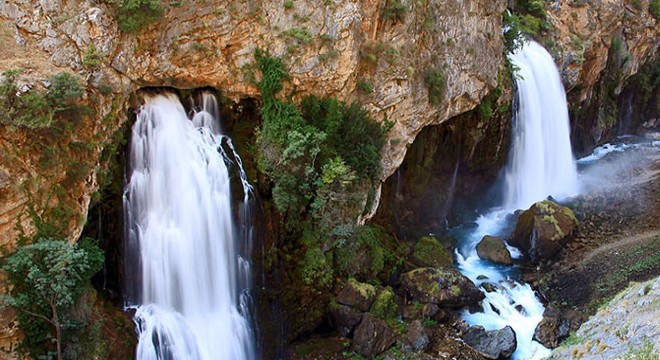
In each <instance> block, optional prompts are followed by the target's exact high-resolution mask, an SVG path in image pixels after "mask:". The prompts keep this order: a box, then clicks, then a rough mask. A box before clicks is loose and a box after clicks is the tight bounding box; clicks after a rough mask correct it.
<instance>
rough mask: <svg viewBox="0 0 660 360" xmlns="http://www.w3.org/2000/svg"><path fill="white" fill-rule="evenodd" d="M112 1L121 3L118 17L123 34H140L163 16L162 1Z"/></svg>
mask: <svg viewBox="0 0 660 360" xmlns="http://www.w3.org/2000/svg"><path fill="white" fill-rule="evenodd" d="M111 1H112V2H119V3H118V4H117V12H116V16H117V23H118V24H119V30H121V31H123V32H127V33H131V34H135V33H138V32H140V31H142V29H144V28H145V27H146V26H147V25H149V24H151V23H153V22H155V21H158V19H160V17H161V16H162V15H163V3H162V2H161V1H160V0H111Z"/></svg>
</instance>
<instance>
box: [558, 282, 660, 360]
mask: <svg viewBox="0 0 660 360" xmlns="http://www.w3.org/2000/svg"><path fill="white" fill-rule="evenodd" d="M658 298H660V277H657V278H655V279H654V280H650V281H648V282H645V283H641V284H640V283H633V284H631V285H630V287H628V288H627V289H626V291H624V292H622V293H621V294H619V295H617V296H616V297H615V298H614V299H612V301H610V303H609V305H608V306H606V307H603V308H602V309H601V310H599V311H598V313H596V315H594V316H593V317H592V318H591V319H590V320H589V321H587V322H586V323H584V324H583V325H582V327H580V329H579V330H578V331H577V332H576V333H575V334H574V335H572V336H571V337H570V338H569V339H568V340H567V341H565V343H564V345H562V346H561V347H559V348H558V349H556V350H555V352H554V354H553V358H554V359H585V360H587V359H640V360H641V359H648V360H658V359H660V317H658V314H659V313H660V301H658Z"/></svg>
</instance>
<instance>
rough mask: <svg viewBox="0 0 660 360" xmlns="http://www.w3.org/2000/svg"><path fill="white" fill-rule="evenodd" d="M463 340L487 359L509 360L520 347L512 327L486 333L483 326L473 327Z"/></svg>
mask: <svg viewBox="0 0 660 360" xmlns="http://www.w3.org/2000/svg"><path fill="white" fill-rule="evenodd" d="M463 340H465V343H466V344H468V345H469V346H470V347H472V348H473V349H475V350H477V351H478V352H479V353H480V354H481V355H482V356H483V357H485V358H486V359H493V360H498V359H508V358H509V357H510V356H511V354H513V352H514V351H516V347H517V346H518V342H517V341H516V333H515V332H514V331H513V328H511V326H506V327H505V328H503V329H499V330H493V331H486V330H484V328H483V327H482V326H471V327H470V328H469V329H468V330H467V332H466V333H465V335H464V336H463Z"/></svg>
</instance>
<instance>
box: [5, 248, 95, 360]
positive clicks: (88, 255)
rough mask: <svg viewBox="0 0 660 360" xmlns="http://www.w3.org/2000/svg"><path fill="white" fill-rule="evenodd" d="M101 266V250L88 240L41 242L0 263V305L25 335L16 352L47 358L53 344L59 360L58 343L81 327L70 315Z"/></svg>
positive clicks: (18, 251) (61, 342)
mask: <svg viewBox="0 0 660 360" xmlns="http://www.w3.org/2000/svg"><path fill="white" fill-rule="evenodd" d="M102 264H103V253H102V251H101V250H100V249H99V248H98V247H97V246H96V245H94V244H93V243H92V242H91V241H89V240H86V241H84V242H82V243H80V244H75V243H73V244H72V243H69V242H67V241H60V240H53V239H40V240H39V241H37V242H35V243H33V244H30V245H27V246H19V247H18V248H17V249H16V251H15V252H14V253H12V254H11V255H8V256H7V257H5V258H4V259H3V266H2V269H3V270H4V271H6V272H7V280H8V281H7V282H6V284H5V285H6V289H5V292H6V294H7V295H5V296H3V298H2V300H3V306H9V307H11V308H13V309H14V310H16V311H17V312H18V319H17V321H18V326H19V328H20V329H21V331H22V332H23V334H24V335H25V337H24V340H23V342H22V343H21V351H24V352H27V353H29V354H30V355H31V356H32V357H33V358H39V357H41V356H49V355H52V354H53V345H54V346H55V352H54V353H55V354H56V356H57V358H58V359H62V358H63V357H62V348H63V347H64V345H65V344H63V339H64V338H65V336H67V334H69V333H71V332H72V331H75V329H76V328H77V327H79V326H80V324H77V323H76V322H75V321H73V319H72V316H71V314H70V311H71V309H72V308H73V307H74V304H75V303H76V300H77V298H78V296H80V295H81V294H82V293H83V291H84V290H85V289H86V287H87V286H88V284H89V282H90V279H91V277H92V276H93V275H94V274H95V273H96V272H98V271H99V270H100V269H101V266H102Z"/></svg>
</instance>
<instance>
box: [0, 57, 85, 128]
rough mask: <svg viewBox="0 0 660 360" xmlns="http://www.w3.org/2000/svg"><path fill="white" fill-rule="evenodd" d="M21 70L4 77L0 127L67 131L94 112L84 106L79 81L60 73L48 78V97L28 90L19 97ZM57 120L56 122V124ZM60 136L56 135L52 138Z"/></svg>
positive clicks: (1, 89) (8, 72)
mask: <svg viewBox="0 0 660 360" xmlns="http://www.w3.org/2000/svg"><path fill="white" fill-rule="evenodd" d="M20 73H21V70H17V69H14V70H9V71H5V72H4V73H2V77H3V80H2V83H0V123H1V124H3V125H6V126H11V127H20V128H27V129H43V128H49V129H52V130H66V129H68V128H70V127H71V125H72V124H71V122H70V121H68V120H71V121H73V122H76V121H78V120H79V119H80V118H81V117H82V116H83V115H85V114H87V113H89V112H90V111H91V110H90V109H89V108H88V107H86V106H84V105H82V95H83V88H82V86H81V84H80V82H79V80H78V78H77V77H75V76H74V75H71V74H69V73H67V72H61V73H58V74H56V75H53V76H51V77H50V78H49V81H50V83H51V85H50V87H49V88H48V89H47V91H46V93H45V94H42V93H40V92H37V91H35V90H29V91H27V92H26V93H24V94H22V95H18V92H19V91H18V88H17V86H16V79H17V77H18V75H20ZM54 120H56V121H54ZM53 135H57V134H55V133H54V134H53Z"/></svg>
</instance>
